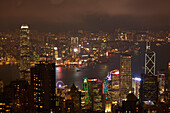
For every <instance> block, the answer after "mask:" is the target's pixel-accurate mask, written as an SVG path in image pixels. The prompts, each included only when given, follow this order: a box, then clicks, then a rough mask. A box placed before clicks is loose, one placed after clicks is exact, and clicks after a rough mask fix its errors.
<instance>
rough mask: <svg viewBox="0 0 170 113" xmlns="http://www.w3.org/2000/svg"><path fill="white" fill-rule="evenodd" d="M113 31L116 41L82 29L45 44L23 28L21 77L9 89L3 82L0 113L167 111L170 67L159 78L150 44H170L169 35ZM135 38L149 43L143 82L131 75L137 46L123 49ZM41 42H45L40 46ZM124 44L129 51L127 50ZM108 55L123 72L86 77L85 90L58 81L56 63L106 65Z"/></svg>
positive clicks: (51, 36) (47, 40) (104, 35)
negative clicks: (115, 56) (117, 61)
mask: <svg viewBox="0 0 170 113" xmlns="http://www.w3.org/2000/svg"><path fill="white" fill-rule="evenodd" d="M115 32H116V34H115V36H116V38H113V37H111V35H109V34H106V33H103V32H99V33H97V34H94V33H90V35H89V33H88V32H84V31H82V30H79V31H78V33H79V34H78V37H75V35H74V34H73V36H71V34H70V35H66V34H59V35H61V36H60V37H57V36H56V35H54V34H48V35H47V37H46V38H45V39H44V41H42V40H43V39H41V38H40V39H38V38H37V39H38V41H35V40H34V39H32V40H31V38H30V30H29V27H28V25H22V26H21V29H20V40H19V43H18V44H19V49H18V51H19V60H18V62H19V70H20V79H19V80H16V81H12V82H11V83H10V84H9V85H7V86H4V85H3V81H0V92H1V93H0V95H1V96H0V112H16V113H17V112H22V113H37V112H38V113H39V112H40V113H41V112H42V113H49V112H50V113H60V112H61V113H68V112H70V113H73V112H75V113H81V112H82V113H83V112H89V113H90V112H96V113H97V112H107V113H116V112H159V111H161V110H164V111H165V112H168V110H170V108H169V105H170V103H169V102H170V89H169V88H170V86H169V81H170V80H169V79H170V77H169V75H170V63H169V64H168V70H169V72H164V71H162V72H161V71H160V72H159V73H158V74H157V75H156V74H155V65H156V63H155V62H156V61H155V58H156V55H155V52H154V51H152V50H151V48H150V42H148V41H155V40H157V41H163V42H168V39H169V37H167V38H163V39H162V40H159V38H157V39H156V38H153V37H152V38H151V37H149V34H148V33H147V32H145V33H142V34H137V33H133V32H120V30H117V31H115ZM134 35H136V38H134ZM68 36H69V37H70V38H68ZM79 37H81V38H79ZM135 40H137V41H147V44H146V52H145V73H144V74H141V77H139V78H133V77H132V74H131V71H132V56H131V55H130V54H129V53H130V50H131V49H132V48H135V45H133V44H132V45H131V47H129V45H125V46H124V47H120V46H121V45H124V44H126V43H129V42H133V41H135ZM31 41H32V42H31ZM34 41H35V42H34ZM30 42H31V43H30ZM39 42H43V43H41V44H40V45H39ZM68 42H69V43H68ZM11 43H12V42H11ZM117 43H119V44H117ZM56 44H57V45H56ZM126 46H128V47H129V49H125V48H127V47H126ZM1 49H4V48H3V47H1ZM108 53H109V54H111V53H118V54H120V69H119V70H117V69H115V70H112V71H110V72H109V73H108V75H107V76H106V77H105V78H104V80H100V79H98V78H84V79H83V80H82V81H83V83H82V88H81V89H79V88H78V87H76V86H75V84H73V85H72V86H71V88H68V87H67V85H65V84H64V83H63V82H62V81H56V80H55V79H56V77H55V76H56V74H55V66H56V65H71V64H81V63H84V62H89V61H93V62H94V61H95V62H96V61H98V62H100V61H101V62H102V61H103V60H100V58H101V57H107V56H108ZM11 61H12V60H11Z"/></svg>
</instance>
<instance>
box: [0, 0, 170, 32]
mask: <svg viewBox="0 0 170 113" xmlns="http://www.w3.org/2000/svg"><path fill="white" fill-rule="evenodd" d="M169 5H170V0H0V31H6V30H13V29H16V28H17V27H19V26H20V25H21V24H23V23H26V24H28V25H30V26H31V28H32V29H37V30H40V31H55V32H57V31H66V30H74V29H86V30H91V31H97V30H104V31H112V30H114V29H115V28H125V29H139V28H147V29H168V28H169V26H170V9H169Z"/></svg>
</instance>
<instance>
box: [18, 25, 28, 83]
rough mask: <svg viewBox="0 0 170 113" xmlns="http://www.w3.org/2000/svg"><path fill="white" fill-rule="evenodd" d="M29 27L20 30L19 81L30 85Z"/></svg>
mask: <svg viewBox="0 0 170 113" xmlns="http://www.w3.org/2000/svg"><path fill="white" fill-rule="evenodd" d="M29 32H30V30H29V27H28V25H22V26H21V29H20V67H19V69H20V79H23V80H26V81H28V83H29V84H30V81H31V76H30V43H29V40H30V38H29Z"/></svg>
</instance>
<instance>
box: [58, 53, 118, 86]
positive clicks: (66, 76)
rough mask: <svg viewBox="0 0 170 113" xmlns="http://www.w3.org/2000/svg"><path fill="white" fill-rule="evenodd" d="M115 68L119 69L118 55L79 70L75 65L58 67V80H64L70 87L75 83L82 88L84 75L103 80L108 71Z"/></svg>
mask: <svg viewBox="0 0 170 113" xmlns="http://www.w3.org/2000/svg"><path fill="white" fill-rule="evenodd" d="M113 69H119V57H118V56H114V57H112V58H111V59H109V62H107V63H103V64H100V63H97V64H91V65H89V66H84V67H81V68H80V70H79V71H77V68H76V67H73V66H72V67H71V66H70V67H56V81H63V82H64V84H67V85H68V86H69V87H70V86H71V85H72V84H73V83H75V85H77V86H78V87H79V88H81V86H82V80H83V78H84V77H87V78H99V79H101V80H103V79H104V78H105V77H106V76H107V74H108V71H111V70H113Z"/></svg>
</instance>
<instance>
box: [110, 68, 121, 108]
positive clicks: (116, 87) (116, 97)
mask: <svg viewBox="0 0 170 113" xmlns="http://www.w3.org/2000/svg"><path fill="white" fill-rule="evenodd" d="M110 74H111V81H112V82H111V89H110V90H109V89H108V90H109V91H108V93H109V95H110V97H111V101H112V103H114V104H115V105H116V104H118V103H120V75H119V70H112V71H111V72H110Z"/></svg>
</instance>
